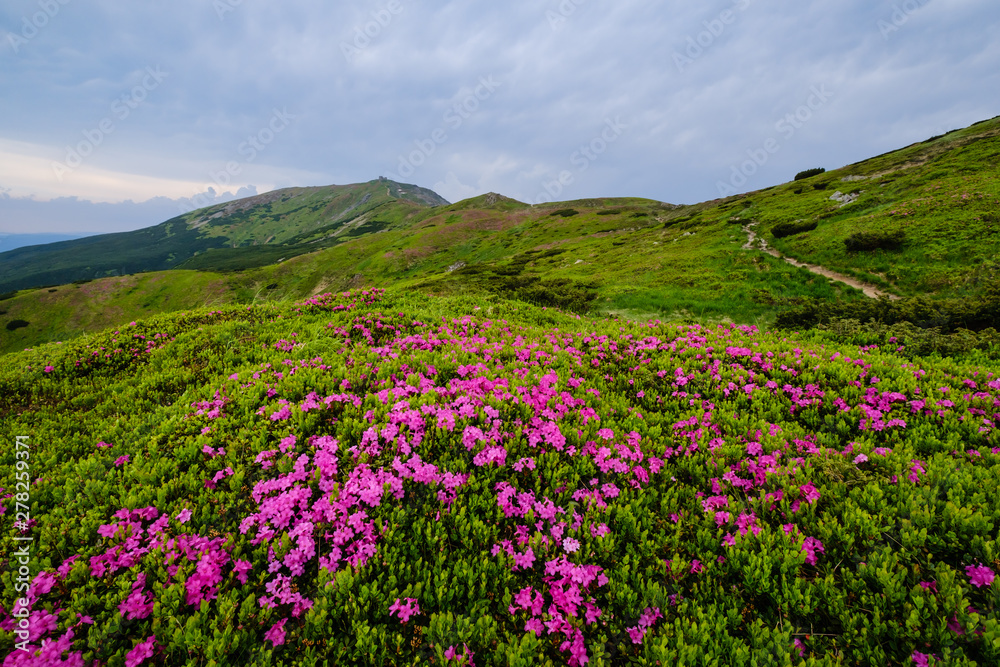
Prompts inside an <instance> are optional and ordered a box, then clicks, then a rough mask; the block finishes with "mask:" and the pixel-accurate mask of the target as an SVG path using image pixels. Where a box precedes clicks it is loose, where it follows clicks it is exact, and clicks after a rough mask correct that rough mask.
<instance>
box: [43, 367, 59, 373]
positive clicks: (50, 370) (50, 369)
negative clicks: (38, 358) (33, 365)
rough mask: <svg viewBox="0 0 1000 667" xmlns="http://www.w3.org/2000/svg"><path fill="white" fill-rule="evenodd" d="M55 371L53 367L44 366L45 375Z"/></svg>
mask: <svg viewBox="0 0 1000 667" xmlns="http://www.w3.org/2000/svg"><path fill="white" fill-rule="evenodd" d="M55 369H56V367H55V366H46V367H45V372H46V373H51V372H52V371H54V370H55Z"/></svg>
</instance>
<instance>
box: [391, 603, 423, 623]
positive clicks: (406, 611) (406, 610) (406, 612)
mask: <svg viewBox="0 0 1000 667" xmlns="http://www.w3.org/2000/svg"><path fill="white" fill-rule="evenodd" d="M400 602H401V601H400V599H399V598H396V601H395V602H394V603H393V604H392V606H390V607H389V615H390V616H391V615H392V614H397V615H398V616H399V620H400V622H401V623H406V622H407V621H409V620H410V617H411V616H416V615H417V614H419V613H420V605H419V604H418V603H417V600H416V598H406V601H405V602H404V603H402V604H400Z"/></svg>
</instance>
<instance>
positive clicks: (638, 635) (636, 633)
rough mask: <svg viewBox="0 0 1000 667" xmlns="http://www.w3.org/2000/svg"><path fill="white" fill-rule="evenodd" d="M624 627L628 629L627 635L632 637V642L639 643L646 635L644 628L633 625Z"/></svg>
mask: <svg viewBox="0 0 1000 667" xmlns="http://www.w3.org/2000/svg"><path fill="white" fill-rule="evenodd" d="M625 629H626V630H628V636H629V637H631V638H632V643H633V644H641V643H642V639H643V637H645V636H646V628H640V627H634V628H625Z"/></svg>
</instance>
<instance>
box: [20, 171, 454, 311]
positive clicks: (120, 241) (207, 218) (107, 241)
mask: <svg viewBox="0 0 1000 667" xmlns="http://www.w3.org/2000/svg"><path fill="white" fill-rule="evenodd" d="M447 203H448V202H447V201H446V200H444V199H442V198H441V197H440V196H438V195H437V194H435V193H434V192H431V191H430V190H426V189H423V188H419V187H417V186H413V185H403V184H400V183H395V182H393V181H388V180H382V179H378V180H375V181H371V182H368V183H362V184H357V185H332V186H326V187H314V188H286V189H283V190H275V191H273V192H268V193H265V194H262V195H257V196H255V197H248V198H245V199H240V200H237V201H233V202H228V203H225V204H219V205H216V206H212V207H209V208H205V209H201V210H198V211H193V212H191V213H188V214H186V215H181V216H178V217H176V218H173V219H171V220H168V221H166V222H164V223H162V224H159V225H156V226H154V227H148V228H145V229H140V230H137V231H133V232H123V233H118V234H102V235H98V236H91V237H88V238H84V239H78V240H74V241H64V242H61V243H53V244H46V245H41V246H30V247H25V248H18V249H15V250H12V251H10V252H6V253H0V292H7V291H10V290H19V289H26V288H30V287H38V286H40V285H58V284H61V283H69V282H72V281H76V280H89V279H94V278H102V277H106V276H118V275H127V274H132V273H141V272H145V271H162V270H166V269H170V268H175V267H179V266H182V265H183V264H184V263H185V262H188V261H190V260H192V259H193V258H196V259H195V260H194V261H193V262H192V264H191V268H199V269H204V268H219V269H226V270H233V269H241V268H247V267H248V266H259V265H261V264H269V263H272V262H274V261H277V260H278V259H281V258H284V257H290V256H294V255H297V254H301V253H303V252H309V251H311V250H314V249H315V248H317V247H324V246H330V245H336V244H337V243H341V242H343V241H344V240H346V239H349V238H352V237H354V236H357V235H359V234H363V233H368V232H373V231H378V230H380V229H383V228H386V227H389V226H392V225H396V224H399V223H401V222H403V221H405V220H406V219H407V218H408V217H410V216H412V215H414V214H415V213H417V212H419V211H421V210H423V209H426V208H428V207H430V206H439V205H443V204H447ZM262 248H263V249H262ZM209 255H210V256H211V257H209Z"/></svg>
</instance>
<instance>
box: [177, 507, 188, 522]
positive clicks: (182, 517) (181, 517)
mask: <svg viewBox="0 0 1000 667" xmlns="http://www.w3.org/2000/svg"><path fill="white" fill-rule="evenodd" d="M175 518H176V519H177V520H178V521H180V522H181V523H187V522H188V520H189V519H190V518H191V510H189V509H187V508H185V509H182V510H181V511H180V512H178V513H177V516H176V517H175Z"/></svg>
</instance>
